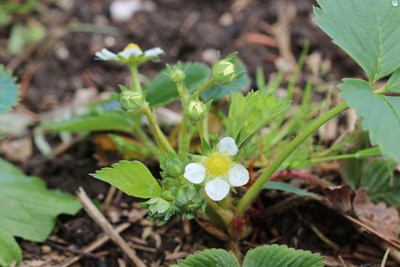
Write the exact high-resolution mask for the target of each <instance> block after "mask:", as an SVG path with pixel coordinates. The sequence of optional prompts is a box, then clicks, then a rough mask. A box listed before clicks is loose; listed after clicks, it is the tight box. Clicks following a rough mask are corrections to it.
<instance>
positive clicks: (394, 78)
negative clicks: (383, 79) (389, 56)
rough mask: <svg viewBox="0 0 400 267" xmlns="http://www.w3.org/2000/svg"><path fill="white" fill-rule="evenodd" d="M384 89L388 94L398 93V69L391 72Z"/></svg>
mask: <svg viewBox="0 0 400 267" xmlns="http://www.w3.org/2000/svg"><path fill="white" fill-rule="evenodd" d="M385 88H386V89H387V90H388V91H389V92H396V93H398V92H400V69H397V70H396V71H395V72H393V74H392V75H391V76H390V78H389V80H388V81H387V83H386V86H385Z"/></svg>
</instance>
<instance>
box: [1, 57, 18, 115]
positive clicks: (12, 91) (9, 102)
mask: <svg viewBox="0 0 400 267" xmlns="http://www.w3.org/2000/svg"><path fill="white" fill-rule="evenodd" d="M18 97H19V89H18V84H16V83H15V78H14V77H12V74H11V71H9V70H6V69H5V68H4V66H3V65H1V64H0V114H3V113H5V112H7V111H9V110H10V109H11V108H12V107H13V106H15V105H16V104H17V103H18Z"/></svg>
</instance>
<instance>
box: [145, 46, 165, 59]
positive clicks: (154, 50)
mask: <svg viewBox="0 0 400 267" xmlns="http://www.w3.org/2000/svg"><path fill="white" fill-rule="evenodd" d="M163 53H164V51H163V50H162V49H161V48H159V47H155V48H152V49H149V50H146V51H145V52H144V55H145V56H146V57H157V56H159V55H161V54H163Z"/></svg>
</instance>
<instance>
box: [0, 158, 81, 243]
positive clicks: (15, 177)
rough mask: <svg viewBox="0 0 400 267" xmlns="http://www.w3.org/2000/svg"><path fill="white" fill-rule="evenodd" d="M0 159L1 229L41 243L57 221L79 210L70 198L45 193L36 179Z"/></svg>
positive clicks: (74, 201) (47, 191) (65, 195)
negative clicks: (58, 218)
mask: <svg viewBox="0 0 400 267" xmlns="http://www.w3.org/2000/svg"><path fill="white" fill-rule="evenodd" d="M11 166H12V165H11V164H9V163H7V162H5V161H4V160H1V159H0V170H1V171H0V205H1V209H0V229H3V230H5V231H7V232H8V233H10V234H12V235H14V236H18V237H21V238H24V239H27V240H32V241H39V242H41V241H43V240H45V239H46V238H47V236H48V235H49V234H50V232H51V230H52V229H53V226H54V222H55V219H56V217H57V216H58V215H59V214H61V213H65V214H71V215H73V214H75V213H76V212H78V210H79V209H80V208H81V206H80V204H79V202H78V201H76V200H75V199H74V198H73V197H72V196H70V195H68V194H65V193H61V192H59V191H54V190H48V189H46V185H45V183H44V182H43V181H42V180H41V179H39V178H37V177H27V176H25V175H24V174H23V173H22V172H19V171H18V170H16V169H14V168H13V167H11Z"/></svg>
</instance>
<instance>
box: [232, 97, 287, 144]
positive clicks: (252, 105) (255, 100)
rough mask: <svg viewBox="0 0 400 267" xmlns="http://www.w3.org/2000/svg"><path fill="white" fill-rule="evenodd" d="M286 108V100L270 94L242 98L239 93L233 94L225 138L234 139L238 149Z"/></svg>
mask: <svg viewBox="0 0 400 267" xmlns="http://www.w3.org/2000/svg"><path fill="white" fill-rule="evenodd" d="M288 107H289V103H288V101H287V100H285V99H283V98H276V97H275V96H274V95H272V94H266V93H264V92H260V91H256V92H250V93H248V94H247V95H246V96H243V94H241V93H233V94H232V96H231V104H230V108H229V116H228V123H227V136H230V137H232V138H233V139H235V141H236V144H237V145H238V146H239V147H240V146H242V145H243V144H244V143H245V142H247V141H248V140H249V139H250V138H251V137H252V136H253V135H254V134H255V132H256V131H258V130H259V129H260V128H261V127H263V126H265V125H266V124H267V123H268V122H270V121H271V120H272V119H273V118H275V117H276V116H277V115H278V114H280V113H281V112H283V111H285V110H286V109H287V108H288Z"/></svg>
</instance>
